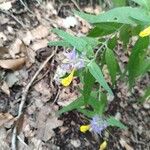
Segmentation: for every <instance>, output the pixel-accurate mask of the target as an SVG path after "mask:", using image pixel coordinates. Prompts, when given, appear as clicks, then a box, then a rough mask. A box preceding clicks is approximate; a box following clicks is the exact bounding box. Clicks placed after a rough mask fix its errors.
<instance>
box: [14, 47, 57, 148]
mask: <svg viewBox="0 0 150 150" xmlns="http://www.w3.org/2000/svg"><path fill="white" fill-rule="evenodd" d="M56 51H57V47H56V49H55V50H54V51H53V53H52V54H51V55H50V56H49V57H48V58H47V59H46V60H45V61H44V62H43V64H42V65H41V66H40V68H39V69H38V70H37V72H36V73H35V74H34V76H33V77H32V79H31V80H30V82H29V83H28V84H27V86H26V87H25V89H24V90H23V92H22V99H21V103H20V105H19V110H18V116H17V119H19V118H20V117H21V115H22V114H23V107H24V104H25V101H26V98H27V94H28V91H29V89H30V87H31V85H32V84H33V82H34V80H35V79H36V78H37V76H38V75H39V73H40V72H41V70H42V69H43V68H44V66H45V65H46V64H47V63H48V61H49V60H50V59H51V58H52V57H53V56H54V54H55V53H56ZM16 137H17V124H16V125H15V127H14V129H13V134H12V141H11V142H12V143H11V144H12V150H17V148H16V142H17V141H16Z"/></svg>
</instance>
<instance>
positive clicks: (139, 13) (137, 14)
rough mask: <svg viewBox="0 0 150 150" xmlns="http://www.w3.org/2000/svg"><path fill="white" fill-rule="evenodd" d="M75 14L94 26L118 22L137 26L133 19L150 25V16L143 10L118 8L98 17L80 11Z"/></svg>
mask: <svg viewBox="0 0 150 150" xmlns="http://www.w3.org/2000/svg"><path fill="white" fill-rule="evenodd" d="M75 13H76V14H77V15H79V16H80V17H82V18H84V19H85V20H87V21H88V22H89V23H93V24H95V23H100V22H117V23H123V24H131V25H133V24H136V22H135V21H134V20H133V19H132V18H134V19H137V20H139V21H141V22H144V23H145V24H150V15H149V14H147V11H146V10H144V9H142V8H132V7H118V8H114V9H111V10H109V11H107V12H105V13H101V14H99V15H97V16H96V15H90V14H86V13H83V12H78V11H75Z"/></svg>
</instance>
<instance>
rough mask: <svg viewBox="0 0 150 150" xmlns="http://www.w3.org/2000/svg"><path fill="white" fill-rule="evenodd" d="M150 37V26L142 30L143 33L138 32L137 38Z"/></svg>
mask: <svg viewBox="0 0 150 150" xmlns="http://www.w3.org/2000/svg"><path fill="white" fill-rule="evenodd" d="M149 35H150V26H149V27H147V28H146V29H144V30H143V31H141V32H140V34H139V36H140V37H145V36H149Z"/></svg>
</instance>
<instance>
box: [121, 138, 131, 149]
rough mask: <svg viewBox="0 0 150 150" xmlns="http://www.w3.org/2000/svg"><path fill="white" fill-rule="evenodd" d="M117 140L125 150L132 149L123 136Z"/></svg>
mask: <svg viewBox="0 0 150 150" xmlns="http://www.w3.org/2000/svg"><path fill="white" fill-rule="evenodd" d="M119 142H120V144H121V146H122V147H124V148H125V149H126V150H133V148H132V147H131V146H130V145H129V144H128V143H127V142H126V141H125V140H124V139H123V138H121V139H120V140H119Z"/></svg>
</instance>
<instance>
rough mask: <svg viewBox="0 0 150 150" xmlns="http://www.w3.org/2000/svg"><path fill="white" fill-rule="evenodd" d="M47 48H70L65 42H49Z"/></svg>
mask: <svg viewBox="0 0 150 150" xmlns="http://www.w3.org/2000/svg"><path fill="white" fill-rule="evenodd" d="M48 45H49V46H63V47H68V48H69V47H71V45H70V44H69V43H68V42H65V41H51V42H49V43H48Z"/></svg>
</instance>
